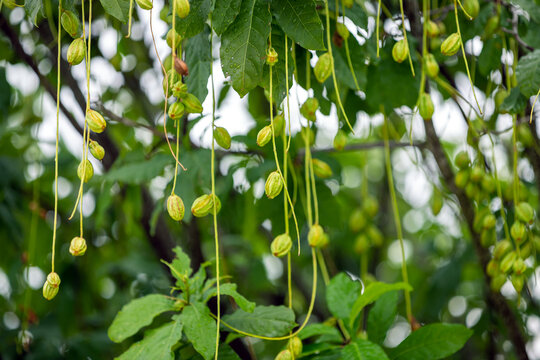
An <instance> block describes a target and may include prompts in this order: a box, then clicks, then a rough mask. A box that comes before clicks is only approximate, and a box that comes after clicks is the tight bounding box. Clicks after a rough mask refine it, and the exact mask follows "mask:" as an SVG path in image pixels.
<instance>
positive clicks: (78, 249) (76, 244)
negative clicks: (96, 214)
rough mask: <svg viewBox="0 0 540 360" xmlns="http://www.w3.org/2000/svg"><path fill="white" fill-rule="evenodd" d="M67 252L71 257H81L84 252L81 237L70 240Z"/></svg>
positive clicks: (84, 247)
mask: <svg viewBox="0 0 540 360" xmlns="http://www.w3.org/2000/svg"><path fill="white" fill-rule="evenodd" d="M69 252H70V254H71V255H73V256H83V255H84V253H85V252H86V240H84V238H83V237H79V236H76V237H74V238H73V239H71V243H70V244H69Z"/></svg>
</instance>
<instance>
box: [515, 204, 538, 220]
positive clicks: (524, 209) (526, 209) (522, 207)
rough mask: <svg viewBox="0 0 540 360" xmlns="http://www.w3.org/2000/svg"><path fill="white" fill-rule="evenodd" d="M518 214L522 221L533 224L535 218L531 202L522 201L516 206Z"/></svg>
mask: <svg viewBox="0 0 540 360" xmlns="http://www.w3.org/2000/svg"><path fill="white" fill-rule="evenodd" d="M516 216H517V218H518V219H519V220H520V221H523V222H524V223H526V224H530V225H532V223H533V220H534V210H533V208H532V206H531V205H529V203H526V202H521V203H519V205H518V206H516Z"/></svg>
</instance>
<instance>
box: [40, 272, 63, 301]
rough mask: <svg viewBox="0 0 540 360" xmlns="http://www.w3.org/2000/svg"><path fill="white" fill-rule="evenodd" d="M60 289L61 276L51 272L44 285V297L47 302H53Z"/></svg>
mask: <svg viewBox="0 0 540 360" xmlns="http://www.w3.org/2000/svg"><path fill="white" fill-rule="evenodd" d="M59 287H60V276H58V274H57V273H55V272H51V273H49V275H47V280H45V284H43V297H44V298H45V299H47V300H52V299H53V298H54V297H55V296H56V294H58V289H59Z"/></svg>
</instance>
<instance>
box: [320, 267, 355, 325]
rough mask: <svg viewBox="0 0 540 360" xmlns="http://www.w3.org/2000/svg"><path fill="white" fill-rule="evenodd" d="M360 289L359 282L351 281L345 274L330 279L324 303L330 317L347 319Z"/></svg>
mask: <svg viewBox="0 0 540 360" xmlns="http://www.w3.org/2000/svg"><path fill="white" fill-rule="evenodd" d="M361 289H362V285H361V284H360V282H358V281H353V280H351V278H350V277H349V276H347V275H346V274H345V273H339V274H337V275H336V276H335V277H334V278H332V280H330V283H329V284H328V286H327V289H326V303H327V304H328V309H329V310H330V312H331V313H332V315H334V316H335V317H337V318H340V319H347V318H348V317H349V315H350V314H351V310H352V307H353V304H354V302H355V301H356V298H357V297H358V296H359V295H360V290H361Z"/></svg>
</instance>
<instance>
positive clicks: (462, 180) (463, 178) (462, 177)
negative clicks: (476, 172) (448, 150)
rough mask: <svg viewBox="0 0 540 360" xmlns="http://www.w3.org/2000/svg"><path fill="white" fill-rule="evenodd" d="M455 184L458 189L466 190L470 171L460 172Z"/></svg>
mask: <svg viewBox="0 0 540 360" xmlns="http://www.w3.org/2000/svg"><path fill="white" fill-rule="evenodd" d="M454 182H455V184H456V186H457V187H458V188H460V189H465V186H467V183H468V182H469V171H467V169H465V170H460V171H458V172H457V174H456V178H455V180H454Z"/></svg>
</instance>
